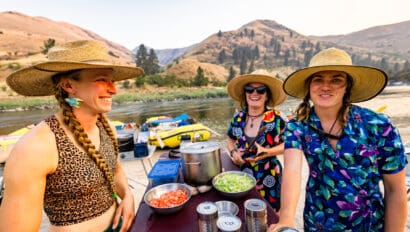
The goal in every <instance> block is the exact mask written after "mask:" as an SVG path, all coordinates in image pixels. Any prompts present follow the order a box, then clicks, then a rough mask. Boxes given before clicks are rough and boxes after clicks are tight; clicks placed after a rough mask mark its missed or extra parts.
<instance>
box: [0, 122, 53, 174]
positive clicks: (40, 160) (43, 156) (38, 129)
mask: <svg viewBox="0 0 410 232" xmlns="http://www.w3.org/2000/svg"><path fill="white" fill-rule="evenodd" d="M57 162H58V153H57V147H56V141H55V136H54V133H53V132H52V131H51V130H50V127H49V126H48V125H47V124H46V123H45V122H44V121H42V122H40V123H39V124H37V125H36V126H35V127H34V128H32V129H31V130H30V131H29V132H27V133H26V134H25V135H24V136H23V137H22V138H21V139H20V140H19V141H17V143H16V144H15V145H14V147H13V149H12V150H11V152H10V156H9V158H8V160H7V164H9V165H12V166H16V167H21V166H24V167H25V168H28V169H30V168H35V169H37V168H41V169H42V170H44V171H46V172H47V173H49V172H52V171H53V170H55V168H56V165H57ZM9 165H8V166H9Z"/></svg>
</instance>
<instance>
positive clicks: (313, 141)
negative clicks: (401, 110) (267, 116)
mask: <svg viewBox="0 0 410 232" xmlns="http://www.w3.org/2000/svg"><path fill="white" fill-rule="evenodd" d="M309 124H310V125H313V126H315V127H316V128H319V129H321V130H322V127H321V124H320V121H319V118H318V117H317V115H316V114H315V113H314V111H313V108H312V110H311V114H310V116H309V119H308V120H304V121H300V122H297V121H296V120H295V119H292V120H291V121H289V122H288V124H287V127H286V130H285V135H284V140H285V149H288V148H296V149H300V150H302V151H303V152H304V154H305V157H306V160H307V162H308V165H309V169H310V173H309V179H308V182H307V184H306V199H305V209H304V223H305V225H304V227H305V231H383V226H384V203H383V196H382V193H381V192H380V188H379V182H381V181H382V174H393V173H397V172H399V171H401V170H402V169H403V168H405V167H406V164H407V160H406V157H405V155H404V148H403V144H402V141H401V138H400V135H399V132H398V130H397V129H396V128H395V127H394V126H393V125H392V123H391V121H390V119H389V118H388V117H387V116H385V115H384V114H380V113H375V112H373V111H371V110H368V109H366V108H361V107H359V106H353V107H352V108H351V109H350V111H349V114H348V122H347V125H346V126H345V128H344V129H343V134H342V137H341V138H340V139H339V140H338V142H337V145H336V150H333V148H332V146H331V145H330V143H329V142H328V140H327V139H326V138H325V137H324V136H322V135H320V134H318V133H317V132H315V131H314V130H313V129H312V128H311V126H309Z"/></svg>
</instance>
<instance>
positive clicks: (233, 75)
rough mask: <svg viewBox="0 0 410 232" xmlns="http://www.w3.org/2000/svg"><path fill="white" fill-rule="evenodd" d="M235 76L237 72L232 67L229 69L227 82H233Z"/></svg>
mask: <svg viewBox="0 0 410 232" xmlns="http://www.w3.org/2000/svg"><path fill="white" fill-rule="evenodd" d="M235 76H236V71H235V69H234V68H233V66H231V67H230V68H229V76H228V79H227V80H226V81H227V82H229V81H231V80H232V79H233V78H234V77H235Z"/></svg>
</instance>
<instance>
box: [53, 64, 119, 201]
mask: <svg viewBox="0 0 410 232" xmlns="http://www.w3.org/2000/svg"><path fill="white" fill-rule="evenodd" d="M80 72H81V70H72V71H68V72H64V73H58V74H56V75H54V76H53V82H54V83H55V86H56V94H55V98H56V99H57V101H58V104H59V106H60V108H61V109H62V111H63V122H64V124H65V125H67V127H68V128H69V130H70V131H71V132H72V133H73V134H74V138H75V139H76V141H77V142H78V144H80V145H81V147H82V148H83V149H84V150H85V152H86V153H87V154H88V155H89V156H90V158H91V159H92V160H93V161H94V162H95V163H96V164H97V166H98V168H99V169H100V170H101V171H102V172H103V174H104V176H105V178H106V179H107V180H108V182H109V183H110V186H111V190H112V191H113V193H114V194H115V181H114V174H113V173H112V172H111V171H110V169H109V167H108V164H107V162H106V160H105V159H104V157H102V155H101V153H100V152H99V151H98V149H97V148H96V147H95V145H94V144H93V143H92V142H91V140H90V138H89V137H88V135H87V133H85V131H84V128H83V126H82V125H81V123H80V122H79V121H78V119H77V118H76V116H75V115H74V113H73V109H72V107H71V106H69V105H68V104H67V103H66V102H65V100H64V99H65V98H67V97H68V93H67V92H66V91H65V90H64V89H63V88H61V87H60V86H59V85H58V82H59V80H60V79H61V78H62V77H66V78H71V79H73V80H76V81H78V80H79V79H80ZM98 121H99V122H100V123H101V124H102V125H103V127H104V129H105V131H106V132H107V134H108V136H109V137H110V139H111V141H112V143H113V146H114V151H115V159H117V157H118V152H119V151H118V142H117V139H116V138H115V136H114V132H113V131H112V129H111V127H110V125H109V123H108V120H107V118H106V116H105V115H104V114H99V116H98Z"/></svg>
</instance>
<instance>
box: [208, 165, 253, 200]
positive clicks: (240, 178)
mask: <svg viewBox="0 0 410 232" xmlns="http://www.w3.org/2000/svg"><path fill="white" fill-rule="evenodd" d="M245 181H246V182H248V183H249V185H248V186H247V187H246V186H244V184H243V183H244V182H245ZM212 185H213V187H214V188H215V189H216V190H217V191H218V192H219V193H220V194H222V195H223V196H226V197H232V198H241V197H244V196H246V195H248V193H249V192H250V191H251V190H252V189H253V188H254V187H255V185H256V179H255V178H254V177H253V176H252V175H250V174H248V173H246V172H241V171H226V172H222V173H220V174H218V175H216V176H215V177H214V178H213V179H212ZM237 187H238V188H237Z"/></svg>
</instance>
